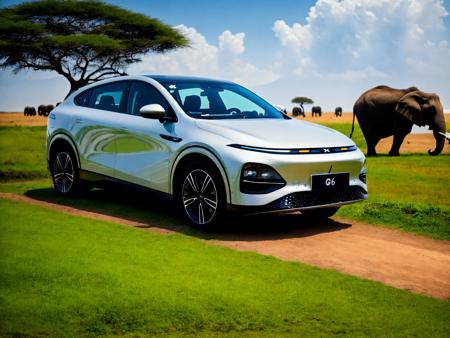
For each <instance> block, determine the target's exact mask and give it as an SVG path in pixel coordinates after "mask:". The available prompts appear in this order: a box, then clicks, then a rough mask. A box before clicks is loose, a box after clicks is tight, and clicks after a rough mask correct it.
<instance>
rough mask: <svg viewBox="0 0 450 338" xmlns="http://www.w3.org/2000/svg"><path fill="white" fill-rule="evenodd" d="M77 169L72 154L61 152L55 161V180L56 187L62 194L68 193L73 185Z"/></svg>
mask: <svg viewBox="0 0 450 338" xmlns="http://www.w3.org/2000/svg"><path fill="white" fill-rule="evenodd" d="M74 177H75V169H74V166H73V161H72V158H71V157H70V155H69V154H68V153H66V152H60V153H58V155H57V156H56V158H55V161H54V162H53V180H54V182H55V186H56V189H58V191H59V192H60V193H62V194H67V193H68V192H69V191H70V190H71V189H72V185H73V180H74Z"/></svg>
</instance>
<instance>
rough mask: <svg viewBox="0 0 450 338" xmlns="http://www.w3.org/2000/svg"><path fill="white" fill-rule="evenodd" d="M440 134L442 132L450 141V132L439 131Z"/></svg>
mask: <svg viewBox="0 0 450 338" xmlns="http://www.w3.org/2000/svg"><path fill="white" fill-rule="evenodd" d="M439 134H441V135H442V136H444V137H445V138H446V139H447V140H449V141H450V133H443V132H441V131H440V132H439Z"/></svg>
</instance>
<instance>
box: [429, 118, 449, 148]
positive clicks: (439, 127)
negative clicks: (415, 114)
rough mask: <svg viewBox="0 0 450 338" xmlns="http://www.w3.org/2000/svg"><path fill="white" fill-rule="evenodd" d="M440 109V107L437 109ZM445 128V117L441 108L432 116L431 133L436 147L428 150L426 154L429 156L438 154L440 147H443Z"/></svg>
mask: <svg viewBox="0 0 450 338" xmlns="http://www.w3.org/2000/svg"><path fill="white" fill-rule="evenodd" d="M439 110H440V109H439ZM445 132H446V128H445V117H444V112H443V110H440V111H437V112H436V115H435V117H434V126H433V135H434V138H435V140H436V147H435V148H434V150H431V149H430V150H428V154H430V155H431V156H436V155H439V154H440V153H441V152H442V149H444V144H445V137H444V135H442V134H440V133H443V134H445Z"/></svg>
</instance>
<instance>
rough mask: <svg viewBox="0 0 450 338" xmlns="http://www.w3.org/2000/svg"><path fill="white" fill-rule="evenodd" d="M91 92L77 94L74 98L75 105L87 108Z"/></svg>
mask: <svg viewBox="0 0 450 338" xmlns="http://www.w3.org/2000/svg"><path fill="white" fill-rule="evenodd" d="M91 95H92V90H86V91H85V92H83V93H81V94H79V95H78V96H77V97H76V98H75V103H76V104H77V105H79V106H82V107H89V101H90V100H91Z"/></svg>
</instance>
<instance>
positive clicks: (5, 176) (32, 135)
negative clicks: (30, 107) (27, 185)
mask: <svg viewBox="0 0 450 338" xmlns="http://www.w3.org/2000/svg"><path fill="white" fill-rule="evenodd" d="M45 129H46V127H0V150H1V151H0V181H5V180H10V179H33V178H42V177H46V176H48V171H47V164H46V160H45Z"/></svg>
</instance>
